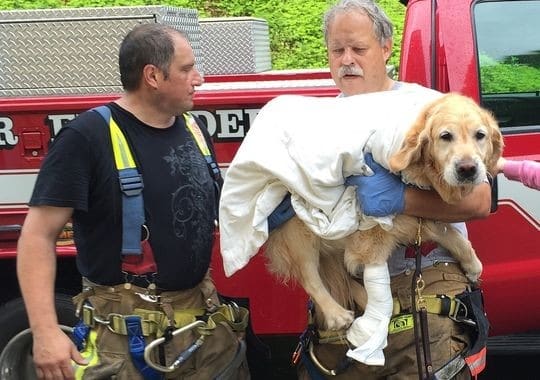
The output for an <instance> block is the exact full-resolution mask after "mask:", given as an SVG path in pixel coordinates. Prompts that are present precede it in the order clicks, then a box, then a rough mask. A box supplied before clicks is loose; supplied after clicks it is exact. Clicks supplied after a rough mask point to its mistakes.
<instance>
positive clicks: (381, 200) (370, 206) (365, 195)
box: [345, 153, 406, 216]
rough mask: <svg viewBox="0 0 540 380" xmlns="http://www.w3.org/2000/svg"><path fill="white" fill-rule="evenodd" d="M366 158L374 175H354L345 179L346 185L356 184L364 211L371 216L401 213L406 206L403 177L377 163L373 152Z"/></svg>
mask: <svg viewBox="0 0 540 380" xmlns="http://www.w3.org/2000/svg"><path fill="white" fill-rule="evenodd" d="M364 159H365V163H366V165H368V166H369V167H370V168H371V170H372V171H373V175H371V176H362V175H353V176H350V177H347V179H346V180H345V184H346V185H348V186H356V197H357V199H358V203H359V205H360V208H361V209H362V212H363V213H364V214H366V215H370V216H386V215H391V214H401V213H402V212H403V210H404V208H405V188H406V186H405V184H404V183H403V182H402V181H401V178H400V177H399V176H397V175H394V174H392V173H390V172H389V171H388V170H387V169H385V168H384V167H382V166H381V165H379V164H378V163H376V162H375V161H374V160H373V156H372V155H371V153H367V154H366V155H365V156H364Z"/></svg>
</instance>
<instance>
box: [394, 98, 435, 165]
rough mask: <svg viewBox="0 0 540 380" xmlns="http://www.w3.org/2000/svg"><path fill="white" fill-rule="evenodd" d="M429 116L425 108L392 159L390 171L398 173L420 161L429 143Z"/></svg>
mask: <svg viewBox="0 0 540 380" xmlns="http://www.w3.org/2000/svg"><path fill="white" fill-rule="evenodd" d="M429 114H430V113H429V108H428V107H426V108H424V109H423V110H422V112H421V113H420V116H419V117H418V118H417V119H416V121H415V123H414V124H413V126H412V127H411V128H410V129H409V131H408V132H407V134H406V135H405V139H404V141H403V145H402V146H401V149H400V150H399V151H398V152H397V153H396V154H394V155H393V156H392V157H390V160H389V161H388V166H389V169H390V171H392V172H394V173H397V172H400V171H402V170H403V169H405V168H407V167H408V166H410V165H411V164H414V163H415V162H419V161H420V159H421V157H422V150H423V147H424V146H425V145H426V144H427V143H428V141H429V134H428V131H427V128H426V124H427V123H428V119H429Z"/></svg>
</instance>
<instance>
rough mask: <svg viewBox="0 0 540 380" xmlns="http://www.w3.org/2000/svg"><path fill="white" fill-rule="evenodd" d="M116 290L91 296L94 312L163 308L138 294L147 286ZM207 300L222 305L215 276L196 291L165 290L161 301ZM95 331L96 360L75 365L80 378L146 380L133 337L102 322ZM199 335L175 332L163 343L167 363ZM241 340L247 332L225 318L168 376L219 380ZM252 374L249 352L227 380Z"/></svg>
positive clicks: (190, 304)
mask: <svg viewBox="0 0 540 380" xmlns="http://www.w3.org/2000/svg"><path fill="white" fill-rule="evenodd" d="M101 288H105V287H101ZM113 288H114V289H116V291H113V292H110V291H105V292H104V291H97V292H96V294H95V295H92V296H90V297H88V300H89V301H90V303H91V304H92V306H93V307H94V308H95V315H101V316H107V315H109V314H110V313H119V314H123V315H129V314H132V311H133V310H134V309H136V308H141V309H146V310H160V306H159V305H158V304H157V303H154V302H148V301H145V300H144V299H143V298H141V297H140V296H138V295H137V293H141V294H144V292H145V290H146V289H144V288H139V287H136V286H132V287H131V289H129V291H127V290H125V289H124V287H123V285H119V286H116V287H108V289H109V290H110V289H113ZM75 298H77V297H75ZM208 298H211V299H213V302H214V303H215V304H218V299H217V292H216V289H215V287H214V284H213V282H212V280H211V279H210V276H207V278H206V279H205V280H204V281H203V282H202V283H201V284H200V285H199V286H198V287H195V288H193V289H189V290H185V291H174V292H163V293H161V300H162V302H164V303H168V304H170V305H171V307H172V308H173V309H174V310H183V309H189V308H205V306H206V303H205V300H206V299H208ZM95 331H96V332H97V339H96V347H97V353H98V360H97V363H91V365H89V366H87V367H79V368H76V371H77V372H78V373H80V374H82V375H81V376H78V377H77V378H81V379H84V380H96V379H118V380H137V379H142V376H141V374H140V372H139V371H138V370H137V369H136V368H135V366H134V365H133V362H132V360H131V356H130V353H129V346H128V337H127V336H125V335H119V334H116V333H113V332H111V331H109V329H108V328H107V326H105V325H102V324H101V325H100V324H98V325H97V327H96V330H95ZM198 336H199V335H198V334H197V332H196V330H192V331H188V332H186V333H182V334H178V335H175V336H174V337H173V339H172V340H171V341H170V342H169V343H167V344H165V345H163V347H164V354H165V359H166V364H165V366H169V365H171V363H173V362H174V360H175V359H176V358H177V357H178V355H179V354H180V353H181V352H182V351H184V350H185V349H186V348H187V347H188V346H189V345H190V344H191V343H193V342H194V341H195V340H196V339H197V338H198ZM240 340H243V334H242V336H239V334H237V333H235V332H234V331H233V330H232V329H231V328H230V326H229V325H228V324H227V323H226V322H222V323H220V324H218V325H217V327H216V328H215V329H214V330H213V331H212V334H211V335H209V336H207V337H206V339H205V341H204V343H203V345H202V346H201V347H200V348H199V349H198V350H197V351H196V352H195V353H194V354H193V355H192V356H191V357H190V358H189V359H188V360H187V361H186V362H185V363H184V364H182V365H181V366H180V367H179V368H178V369H177V370H175V371H174V372H171V373H166V374H165V376H164V378H165V379H182V380H201V379H208V380H210V379H214V378H216V377H217V376H219V375H220V374H222V373H223V371H224V370H225V369H226V368H227V367H228V365H229V364H230V363H231V361H233V359H234V358H235V355H236V354H237V350H238V347H239V341H240ZM149 342H150V340H149V339H146V344H148V343H149ZM158 351H159V350H158V349H155V350H154V353H155V355H154V356H155V357H154V362H155V363H158V364H159V363H160V361H159V358H158V357H157V356H158ZM81 370H82V371H81ZM249 378H250V375H249V369H248V365H247V360H246V358H245V355H244V357H243V358H242V360H241V364H240V366H239V367H238V368H237V369H236V370H235V371H233V374H232V375H231V376H229V377H228V379H235V380H236V379H238V380H244V379H249Z"/></svg>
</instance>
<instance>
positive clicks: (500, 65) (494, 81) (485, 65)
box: [480, 53, 540, 94]
mask: <svg viewBox="0 0 540 380" xmlns="http://www.w3.org/2000/svg"><path fill="white" fill-rule="evenodd" d="M480 78H481V80H480V82H481V87H482V89H481V91H482V93H483V94H502V93H524V92H536V91H538V89H540V67H538V66H537V67H533V66H530V65H526V64H522V63H520V61H519V59H518V58H517V57H510V58H508V59H506V60H505V61H504V62H497V61H495V60H493V59H492V58H490V57H489V56H487V55H485V54H482V53H481V54H480Z"/></svg>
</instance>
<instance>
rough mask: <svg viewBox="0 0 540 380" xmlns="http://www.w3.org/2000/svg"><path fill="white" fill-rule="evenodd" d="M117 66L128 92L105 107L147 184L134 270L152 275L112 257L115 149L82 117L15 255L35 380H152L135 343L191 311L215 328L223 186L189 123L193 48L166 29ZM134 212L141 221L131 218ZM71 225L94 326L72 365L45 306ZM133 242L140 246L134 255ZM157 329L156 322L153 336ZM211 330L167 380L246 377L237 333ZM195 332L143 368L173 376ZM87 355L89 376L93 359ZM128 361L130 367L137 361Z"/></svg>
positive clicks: (117, 212)
mask: <svg viewBox="0 0 540 380" xmlns="http://www.w3.org/2000/svg"><path fill="white" fill-rule="evenodd" d="M119 65H120V77H121V82H122V85H123V88H124V90H125V91H124V94H123V95H122V96H121V97H120V98H119V99H118V100H116V101H115V102H113V103H110V104H108V105H107V107H108V110H109V112H110V114H111V117H112V120H114V121H115V122H116V124H117V125H118V127H119V129H120V131H121V132H122V134H123V135H124V137H125V139H126V141H127V145H128V146H129V150H128V152H130V153H131V155H132V156H133V159H134V161H135V164H136V170H137V171H138V172H139V173H140V174H141V176H142V178H143V184H144V185H143V186H144V187H143V190H142V199H143V208H142V207H141V208H140V214H141V215H142V214H143V215H142V216H143V218H144V225H143V228H142V230H143V231H144V234H143V235H144V244H142V247H143V249H142V252H143V253H142V256H137V258H141V257H142V260H143V261H144V262H145V263H150V264H151V265H150V267H149V268H153V270H152V271H151V273H150V272H149V273H146V272H144V273H143V272H141V271H135V272H133V273H132V272H131V271H130V269H131V268H135V269H137V268H139V267H138V266H137V260H135V261H133V260H132V261H131V266H127V265H125V263H126V262H127V259H125V258H124V257H123V255H122V254H121V252H125V251H123V249H124V248H125V246H124V239H125V237H126V236H124V235H127V232H123V231H126V230H125V229H124V228H125V219H127V217H126V213H125V210H127V209H128V206H126V203H125V202H124V195H123V194H122V192H121V190H120V184H119V178H118V177H119V173H120V172H119V170H120V168H119V167H118V165H117V164H116V163H115V155H113V146H116V144H117V143H115V142H113V141H112V139H111V132H110V130H109V123H107V121H106V118H104V117H103V116H102V115H100V113H98V112H94V111H88V112H84V113H82V114H81V115H79V116H78V117H77V118H76V119H75V120H73V121H72V122H71V123H69V124H68V125H67V126H66V127H65V128H62V130H61V131H60V133H59V135H58V136H57V137H56V138H55V141H54V142H53V144H52V145H51V148H50V150H49V152H48V155H47V157H46V159H45V161H44V162H43V165H42V168H41V171H40V174H39V176H38V179H37V181H36V185H35V188H34V192H33V195H32V198H31V200H30V204H29V205H30V208H29V212H28V216H27V218H26V221H25V223H24V226H23V229H22V233H21V237H20V240H19V245H18V262H17V271H18V276H19V282H20V286H21V290H22V293H23V297H24V300H25V304H26V307H27V311H28V316H29V321H30V327H31V328H32V332H33V338H34V352H33V353H34V362H35V364H36V372H37V375H38V377H39V378H47V379H49V378H54V379H68V378H70V379H71V378H73V376H74V373H76V375H77V378H96V377H99V376H105V377H107V378H109V377H110V376H112V375H116V376H117V377H118V378H129V379H136V378H143V374H141V372H142V373H145V375H144V376H149V375H148V371H150V373H152V371H153V369H150V368H148V366H147V364H148V363H145V362H144V361H141V360H140V358H141V357H142V356H141V352H140V351H139V352H136V351H135V350H136V349H135V348H134V347H135V346H134V345H132V343H133V339H137V338H140V337H141V336H144V337H145V339H146V341H147V343H149V342H150V341H151V340H152V339H155V338H156V336H157V337H159V336H160V335H162V334H164V330H165V328H166V327H167V326H171V327H172V328H173V329H175V328H180V327H182V326H181V325H179V323H180V322H179V320H180V319H186V318H187V319H188V321H192V319H195V317H197V316H200V315H189V313H187V312H186V311H185V310H186V309H189V310H191V311H190V313H194V314H196V312H194V311H193V310H203V312H204V314H206V316H207V317H208V316H210V317H211V313H212V312H214V313H215V312H216V310H219V307H220V303H219V301H218V298H217V293H216V289H215V287H214V285H213V283H212V281H211V279H210V277H209V274H208V271H209V265H210V256H211V251H212V245H213V239H214V238H213V232H214V228H215V227H214V222H215V220H216V219H217V202H218V199H219V194H218V193H217V192H216V188H219V186H220V185H221V177H220V176H219V169H217V167H216V166H215V165H213V167H210V166H209V164H208V162H207V159H208V158H209V157H212V158H211V159H209V160H210V161H211V162H213V163H215V157H214V151H213V148H212V144H211V140H210V136H209V134H208V132H207V130H206V128H204V126H203V127H202V128H199V127H198V125H193V123H196V124H200V120H196V119H194V118H192V117H191V118H190V117H185V116H186V115H184V114H185V113H186V112H187V111H189V110H190V109H191V108H192V107H193V94H194V92H195V87H196V86H199V85H201V84H202V83H203V79H202V77H201V75H200V73H199V72H198V71H197V69H196V68H195V57H194V55H193V51H192V48H191V46H190V45H189V42H188V40H187V39H186V37H185V36H184V35H183V34H182V33H180V32H178V31H177V30H175V29H173V28H169V27H166V26H163V25H159V24H145V25H140V26H138V27H136V28H134V29H133V30H132V31H131V32H130V33H129V34H128V35H127V36H126V37H125V39H124V40H123V42H122V44H121V46H120V53H119ZM216 185H217V186H216ZM133 210H134V211H135V213H136V211H137V208H136V207H135V208H134V209H133ZM70 219H72V221H73V229H74V239H75V244H76V246H77V252H78V255H77V266H78V269H79V271H80V273H81V275H82V276H83V285H84V289H85V291H84V292H83V293H82V294H80V295H79V296H77V297H76V301H77V306H78V308H79V310H83V309H84V311H85V312H83V313H82V314H81V315H83V316H84V315H89V313H90V317H87V318H86V319H84V318H83V321H82V323H81V326H82V327H81V329H83V328H86V327H89V326H90V325H92V329H90V330H88V329H86V330H81V331H86V332H85V336H86V342H83V346H85V350H84V351H82V352H81V353H79V352H78V351H77V349H76V348H75V345H74V344H73V343H72V342H71V340H70V339H69V338H68V337H67V336H66V335H64V333H63V332H62V331H61V330H60V328H59V327H58V324H57V316H56V312H55V308H54V302H53V299H54V297H53V294H54V280H55V266H56V262H55V242H56V238H57V236H58V234H59V233H60V231H61V230H62V228H63V226H64V225H65V224H66V222H68V221H69V220H70ZM138 230H141V229H140V228H139V229H138ZM138 240H139V237H138V236H137V239H136V242H137V245H138ZM132 257H133V256H132ZM126 268H130V269H126ZM232 309H234V308H230V310H232ZM240 309H241V308H236V309H235V310H236V311H237V312H238V313H239V314H238V315H233V316H232V317H231V318H232V321H230V322H238V319H242V318H244V319H246V320H247V316H246V315H247V314H246V315H242V313H241V311H242V310H240ZM141 310H142V311H141ZM152 313H153V314H152ZM186 313H187V314H186ZM111 315H121V317H120V319H121V323H120V325H122V326H121V328H117V327H114V326H112V325H106V324H104V323H99V322H100V321H103V320H105V321H107V320H109V319H110V317H111ZM126 315H137V316H139V317H140V321H139V325H137V327H140V330H141V331H140V334H139V335H140V336H137V333H135V336H133V332H132V331H129V325H128V321H127V318H126V320H125V321H124V319H123V318H124V317H123V316H126ZM150 315H151V316H152V317H150ZM186 316H187V317H186ZM88 318H89V319H88ZM152 318H153V320H154V321H155V320H158V322H154V324H153V325H150V327H148V326H147V320H148V319H152ZM160 318H161V319H160ZM190 318H191V319H190ZM154 325H155V326H157V327H156V328H154V330H155V331H154V330H152V328H153V327H152V326H154ZM209 326H210V324H208V325H207V326H205V327H206V328H208V330H207V331H206V332H205V335H208V336H206V337H205V338H203V339H202V340H203V341H204V342H203V343H202V345H201V346H200V347H198V348H196V351H195V354H193V356H192V357H190V358H189V359H187V361H186V362H185V363H183V364H182V365H181V366H179V367H178V369H177V370H176V371H174V372H171V373H169V374H168V375H167V378H182V379H201V378H214V377H216V376H218V375H220V374H223V373H229V374H230V375H229V377H227V378H235V379H243V378H247V377H249V372H248V370H247V366H246V365H245V360H244V358H243V357H240V358H238V356H239V355H241V356H244V352H245V350H242V349H241V348H242V345H243V343H242V339H238V338H237V333H236V331H233V330H232V329H231V327H230V326H229V325H227V324H226V323H218V325H217V327H214V326H213V325H212V326H211V327H209ZM124 327H126V328H124ZM92 332H95V335H94V334H92ZM197 332H198V330H196V329H194V330H190V331H189V332H188V333H187V334H178V336H176V335H175V336H174V338H173V339H172V340H171V341H170V342H167V344H166V345H165V347H166V350H165V351H164V352H160V354H161V355H160V357H158V356H157V354H156V358H154V359H155V360H152V361H153V362H154V363H160V362H161V365H164V366H169V365H171V363H172V362H173V361H174V360H175V359H176V358H177V357H178V355H180V353H182V352H185V351H186V350H187V349H188V347H190V345H192V344H193V343H194V341H196V340H197V338H200V334H198V333H197ZM208 332H210V334H208ZM96 342H97V346H96V348H95V350H97V355H98V357H99V360H97V363H96V360H93V359H92V358H94V357H96V355H95V354H96V351H95V350H94V347H93V346H94V344H96ZM88 343H91V344H88ZM192 347H193V346H192ZM92 350H94V351H92ZM155 351H156V352H157V351H158V350H157V349H156V350H155ZM137 354H139V360H137V359H134V357H135V356H137ZM163 359H165V360H164V361H163ZM73 362H75V363H76V364H74V363H73ZM231 363H233V364H232V367H234V368H232V367H231ZM99 378H101V377H99Z"/></svg>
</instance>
